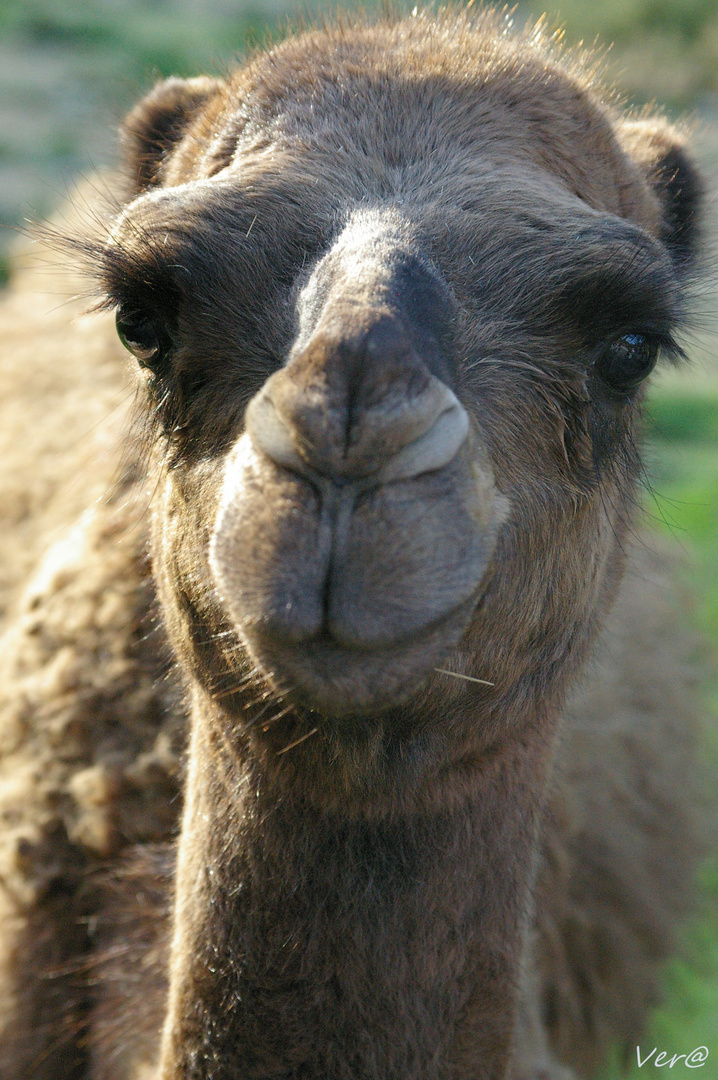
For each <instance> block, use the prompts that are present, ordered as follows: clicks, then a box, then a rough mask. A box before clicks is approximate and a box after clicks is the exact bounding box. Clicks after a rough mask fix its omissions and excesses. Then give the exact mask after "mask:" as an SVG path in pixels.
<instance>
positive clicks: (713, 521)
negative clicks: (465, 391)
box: [0, 0, 718, 1080]
mask: <svg viewBox="0 0 718 1080" xmlns="http://www.w3.org/2000/svg"><path fill="white" fill-rule="evenodd" d="M289 2H290V0H264V2H262V0H256V3H254V5H252V3H251V0H250V2H247V0H245V2H244V3H242V0H206V2H200V0H82V2H81V3H80V2H78V0H0V225H4V226H5V228H4V229H2V228H0V283H2V282H3V281H5V280H7V278H8V277H9V275H10V273H11V262H12V259H11V255H10V252H11V248H12V241H13V231H12V227H13V226H16V225H17V224H18V223H20V222H21V221H22V219H23V217H25V216H26V215H29V216H30V217H32V218H36V217H37V216H38V215H39V214H44V213H47V212H49V211H50V210H51V209H52V206H53V205H54V204H56V203H59V202H60V201H61V200H62V199H63V197H64V196H65V193H66V188H67V185H68V184H69V182H70V181H71V180H72V178H73V177H75V176H77V174H79V173H89V172H92V171H94V169H96V168H107V167H111V166H112V163H113V160H114V146H115V142H114V133H115V129H116V127H117V124H118V123H119V121H120V119H121V117H122V115H123V113H124V112H125V111H126V109H127V108H129V106H130V105H131V104H132V102H133V101H134V100H135V99H136V98H137V96H138V94H139V93H141V92H142V91H143V90H144V89H146V88H147V87H149V86H150V85H152V83H153V81H154V80H155V79H157V78H159V77H161V76H166V75H170V74H180V75H195V74H199V73H201V72H203V71H206V70H217V69H219V70H222V69H223V68H224V67H226V66H227V65H229V64H231V62H232V60H233V58H234V57H235V56H240V57H241V56H242V55H243V54H244V53H246V51H247V50H248V49H249V48H252V47H253V46H255V45H257V44H261V43H262V42H264V41H265V40H267V39H268V38H269V37H270V36H275V37H276V36H281V35H282V34H283V33H285V32H286V30H287V28H288V25H289V21H290V20H291V19H292V18H293V17H295V16H296V15H297V14H303V15H305V14H306V13H307V12H311V10H315V11H316V10H317V6H316V4H315V5H314V8H313V9H312V8H310V7H309V5H305V6H304V7H303V8H293V9H292V8H290V7H288V6H287V4H288V3H289ZM372 2H373V0H368V3H367V4H366V6H372ZM407 6H410V4H408V5H407ZM545 6H546V8H547V10H548V14H549V19H550V21H551V22H553V23H561V24H563V25H564V26H565V30H566V39H567V41H568V42H569V43H576V42H578V41H580V40H582V41H583V42H584V43H586V44H592V43H593V42H595V41H599V42H601V43H602V46H606V45H608V44H609V43H610V44H611V48H610V49H609V50H608V52H607V54H606V61H607V65H608V69H609V72H610V74H611V77H612V78H613V80H614V81H615V82H616V83H617V84H618V85H619V87H620V88H621V89H622V90H623V92H624V93H625V95H626V98H627V99H628V100H629V101H631V102H633V103H635V104H637V105H640V104H643V103H645V102H648V101H651V100H656V101H658V102H659V103H661V105H662V106H663V107H664V108H665V109H666V111H667V112H668V113H669V115H671V114H675V115H678V114H679V113H680V112H684V111H685V110H688V111H689V113H690V114H692V116H693V117H694V118H695V120H696V121H697V124H696V133H697V134H696V139H697V144H698V149H699V154H700V156H701V157H702V161H703V168H704V172H705V174H706V176H707V178H708V181H709V183H712V182H713V180H714V178H715V177H716V175H717V173H718V165H717V163H718V0H602V2H597V0H550V2H549V3H547V4H546V5H545ZM543 10H544V5H543V4H542V3H541V0H535V2H534V0H524V2H522V3H521V4H520V5H519V6H518V7H517V9H516V13H515V15H514V18H515V20H516V21H517V22H523V21H526V20H528V19H529V18H530V17H532V16H533V17H536V16H538V15H540V14H541V13H542V12H543ZM711 216H712V218H715V217H716V215H715V213H714V212H712V214H711ZM714 231H715V226H714ZM712 246H713V247H715V244H714V243H713V242H712ZM717 301H718V297H717V295H716V286H715V282H714V283H712V284H709V285H708V286H707V287H706V289H705V291H704V294H703V295H702V296H701V297H700V298H699V299H697V301H696V304H697V307H698V308H700V318H699V320H698V323H699V325H700V327H701V331H700V333H698V334H697V335H696V336H697V340H696V341H692V342H689V351H690V352H691V353H693V355H694V366H693V369H692V370H691V371H690V372H686V371H681V372H675V373H674V372H669V373H665V374H663V375H662V376H661V377H659V379H658V380H657V382H656V385H655V387H654V390H653V395H652V399H651V404H650V410H649V431H650V446H649V462H650V472H651V483H652V489H653V492H654V494H652V495H648V496H647V503H648V509H649V511H650V513H651V514H652V515H653V516H654V517H655V519H656V521H657V524H658V527H659V528H661V529H663V530H664V531H668V532H670V533H672V534H673V535H674V536H677V537H679V538H680V539H681V540H682V541H683V543H684V544H685V546H686V547H687V548H689V549H690V550H691V551H692V553H693V555H694V558H693V561H692V570H691V576H692V582H691V584H692V586H693V588H694V592H695V595H696V596H697V597H698V598H699V606H698V612H697V618H698V619H699V621H700V623H701V626H702V628H703V629H704V631H705V633H706V634H707V636H708V637H709V638H710V639H711V640H712V641H713V642H715V643H716V644H717V645H718V575H717V573H716V570H717V568H718V363H717V362H716V359H715V357H716V352H717V351H718V348H717V346H718V330H717V329H716V325H715V321H716V316H718V302H717ZM706 699H707V705H708V714H709V715H710V716H712V717H713V721H712V723H711V724H710V725H709V727H708V730H707V732H706V747H707V749H706V753H707V754H708V756H709V757H710V759H711V763H712V765H713V766H714V771H715V775H718V728H717V726H716V719H715V718H716V717H718V685H717V684H716V683H715V682H714V683H713V684H712V685H708V686H707V687H706ZM700 888H701V893H702V896H703V898H704V901H705V911H704V914H703V915H702V916H701V917H700V918H697V919H696V920H694V922H693V923H692V925H691V926H690V927H688V928H687V931H686V935H685V949H684V956H683V958H682V959H681V960H675V961H673V962H672V963H671V964H670V965H669V966H668V967H667V969H666V973H665V986H666V999H665V1003H664V1005H663V1006H662V1007H661V1008H660V1009H659V1010H657V1012H656V1013H655V1015H654V1017H653V1020H652V1024H651V1030H650V1032H649V1033H648V1035H647V1037H646V1038H645V1040H643V1042H642V1045H641V1051H642V1055H644V1056H645V1053H646V1052H647V1051H650V1049H651V1048H652V1047H653V1046H656V1047H658V1049H659V1050H661V1049H663V1050H666V1051H667V1052H669V1054H671V1055H672V1054H674V1053H689V1052H690V1051H691V1050H693V1049H694V1048H695V1047H697V1046H706V1047H707V1048H708V1050H709V1057H708V1060H707V1062H706V1064H705V1065H704V1066H703V1067H702V1068H701V1071H700V1072H699V1073H697V1074H695V1075H697V1076H699V1077H701V1080H718V858H715V859H712V860H711V861H710V862H709V863H708V864H707V865H706V866H705V867H704V868H703V871H702V874H701V883H700ZM635 1060H636V1059H635V1050H634V1051H633V1056H632V1058H631V1059H630V1061H629V1065H630V1062H633V1066H632V1068H630V1075H631V1076H632V1077H636V1078H637V1077H645V1076H646V1075H654V1076H655V1075H656V1074H658V1075H662V1072H663V1070H660V1069H658V1068H656V1067H655V1065H654V1064H653V1063H652V1062H651V1064H648V1065H644V1066H643V1068H641V1069H640V1070H639V1069H638V1068H637V1066H636V1063H635ZM666 1067H667V1066H666ZM621 1073H622V1070H621V1067H620V1065H619V1063H618V1061H616V1062H614V1063H613V1064H612V1065H610V1066H609V1067H608V1068H607V1070H606V1072H605V1074H604V1080H614V1078H615V1077H617V1076H619V1075H621ZM670 1073H671V1075H672V1076H673V1075H677V1074H680V1073H682V1074H683V1076H686V1075H687V1074H688V1075H693V1072H692V1070H688V1069H687V1068H686V1066H685V1065H684V1064H683V1063H682V1062H680V1063H677V1064H676V1065H675V1067H674V1068H673V1069H670Z"/></svg>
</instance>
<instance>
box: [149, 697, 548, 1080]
mask: <svg viewBox="0 0 718 1080" xmlns="http://www.w3.org/2000/svg"><path fill="white" fill-rule="evenodd" d="M542 755H543V757H542ZM545 757H546V753H545V749H544V748H541V747H538V746H537V747H533V748H529V747H528V746H527V743H524V744H522V745H519V744H516V745H511V746H509V747H507V748H506V749H505V751H504V753H503V754H502V755H500V756H499V758H498V759H496V760H494V761H493V762H492V766H491V768H490V769H487V770H486V772H485V776H484V786H483V791H482V793H481V797H480V798H475V799H473V800H471V801H470V802H466V803H464V804H463V805H462V806H461V807H460V808H454V809H451V810H445V811H442V812H433V813H429V814H411V815H410V814H405V815H397V816H395V817H393V818H391V819H384V820H371V819H367V818H365V817H361V816H359V815H354V814H352V815H347V814H343V813H341V812H337V811H333V810H332V811H327V810H325V809H320V808H317V807H316V806H312V805H310V804H302V803H300V802H297V801H296V799H295V800H289V799H275V800H274V801H273V800H272V799H271V798H269V797H268V794H267V792H264V791H262V790H261V789H260V790H258V789H257V786H256V783H255V782H253V780H252V777H251V770H249V769H247V770H246V771H244V772H242V769H241V767H239V765H238V764H237V761H236V760H235V762H234V764H235V766H236V768H235V771H234V772H231V771H229V772H228V766H227V759H226V758H225V760H224V761H223V760H222V755H221V754H218V753H217V747H216V744H215V743H214V741H213V739H212V738H211V737H210V736H209V734H208V731H207V729H206V726H205V724H204V723H203V722H202V719H201V717H200V718H197V717H195V723H194V732H193V737H192V746H191V750H190V771H189V777H188V790H187V803H186V809H185V821H184V824H183V830H182V839H181V842H180V852H179V866H178V879H177V913H176V926H175V938H174V944H173V954H172V963H171V975H170V1004H169V1011H168V1019H167V1023H166V1027H165V1033H164V1041H163V1059H162V1071H161V1074H160V1075H161V1077H162V1080H179V1077H180V1076H181V1077H183V1078H186V1077H189V1076H191V1077H197V1078H207V1080H209V1078H210V1077H212V1080H225V1078H226V1080H230V1078H236V1077H237V1076H242V1077H243V1078H244V1077H247V1078H249V1077H252V1078H256V1080H264V1078H267V1080H268V1078H270V1077H271V1078H273V1080H278V1078H280V1077H281V1078H286V1080H290V1078H291V1077H295V1076H300V1075H301V1076H302V1077H306V1078H307V1080H320V1078H321V1080H326V1078H327V1077H331V1078H332V1080H340V1078H343V1077H346V1078H347V1080H349V1077H351V1078H352V1080H379V1078H380V1077H381V1078H382V1080H409V1078H410V1077H411V1078H412V1080H419V1078H420V1080H443V1078H448V1077H451V1078H452V1080H459V1078H463V1077H467V1078H468V1076H469V1075H470V1076H471V1077H472V1080H476V1075H477V1074H476V1072H475V1067H476V1066H475V1061H476V1055H475V1039H476V1038H477V1032H480V1034H479V1035H478V1037H479V1038H480V1040H481V1042H482V1053H481V1055H480V1060H481V1061H482V1062H483V1066H482V1067H483V1069H484V1072H483V1074H482V1075H484V1076H485V1077H486V1078H487V1080H488V1078H489V1077H491V1078H498V1077H501V1076H502V1075H503V1073H504V1070H505V1067H506V1063H507V1060H508V1053H509V1045H510V1040H511V1033H512V1026H513V1017H514V1014H515V1001H514V996H515V986H516V982H517V974H518V967H519V959H520V956H521V951H522V946H523V936H524V931H525V921H526V915H525V912H526V909H527V896H528V891H529V888H530V884H531V880H532V873H533V871H532V854H531V853H532V850H533V848H534V846H535V831H536V825H537V819H538V816H539V809H540V804H541V800H542V787H543V784H542V782H541V776H542V774H544V773H545V768H543V766H542V762H543V760H545ZM507 853H510V854H508V855H507ZM464 1044H466V1045H467V1046H469V1045H470V1046H471V1047H472V1051H471V1056H472V1061H473V1064H472V1065H471V1068H472V1069H473V1071H472V1072H471V1073H469V1072H468V1071H465V1069H464V1067H463V1064H462V1058H463V1053H462V1047H463V1045H464ZM468 1069H469V1064H468V1063H467V1064H466V1070H468Z"/></svg>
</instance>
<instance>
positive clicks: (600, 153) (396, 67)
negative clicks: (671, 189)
mask: <svg viewBox="0 0 718 1080" xmlns="http://www.w3.org/2000/svg"><path fill="white" fill-rule="evenodd" d="M589 83H590V76H589V75H588V74H586V73H585V72H583V71H582V70H581V69H580V67H579V66H578V65H576V66H574V67H571V66H570V65H569V66H567V65H566V64H565V62H564V63H561V64H559V63H558V61H557V60H556V59H555V58H554V57H553V56H552V53H551V48H550V46H549V45H548V44H547V43H546V42H545V41H540V40H539V39H538V38H533V37H521V36H515V35H507V34H506V33H505V31H504V28H503V26H502V24H501V22H500V20H497V19H496V18H489V17H484V18H481V19H479V20H478V22H477V23H476V24H472V23H470V22H469V21H468V20H460V21H459V22H458V23H457V22H456V20H455V19H453V20H452V21H451V22H446V23H442V22H441V21H439V23H438V25H434V24H433V23H429V22H425V21H424V20H422V19H420V18H419V19H407V20H404V21H403V22H400V23H398V24H396V25H394V26H386V25H382V24H379V25H375V26H367V27H360V28H357V27H353V28H352V29H351V30H346V31H343V30H341V29H339V30H333V31H326V32H314V33H310V34H307V35H304V36H303V37H301V38H299V39H293V40H290V41H289V42H286V43H284V44H283V45H281V46H279V47H278V48H276V49H275V50H273V51H271V52H269V53H267V54H264V55H262V56H260V57H258V58H257V59H256V60H255V61H254V63H253V64H251V65H250V66H249V67H248V68H245V69H243V70H242V71H240V72H238V73H237V75H236V76H235V77H234V78H233V79H231V80H230V81H229V83H228V85H227V89H226V91H225V94H224V99H223V101H222V102H219V103H215V104H214V105H213V107H212V108H211V109H210V113H209V115H207V117H206V118H205V119H204V120H200V121H199V122H198V125H197V127H196V128H194V129H193V130H192V132H191V133H190V139H191V140H192V141H195V140H197V139H199V140H200V141H202V142H204V143H206V145H208V146H209V147H210V150H209V152H208V154H207V155H206V156H205V160H204V163H203V164H204V170H205V175H206V174H207V172H210V173H214V172H216V171H218V170H219V169H222V168H225V167H229V168H230V169H231V170H233V171H237V172H240V173H243V174H244V175H246V176H248V177H250V176H252V175H254V174H257V175H261V174H262V173H263V172H264V171H270V172H271V171H272V170H274V169H277V168H281V169H284V170H287V169H289V170H292V169H294V170H295V171H296V174H297V180H298V181H301V180H303V179H309V180H310V181H311V179H312V177H313V178H319V179H320V180H321V179H325V180H327V179H331V180H333V181H334V182H335V183H336V184H341V183H343V184H344V186H345V188H346V192H347V195H348V196H350V197H351V196H352V195H356V197H362V196H366V195H367V194H369V196H371V195H372V194H373V193H376V194H379V195H382V194H397V195H411V196H412V197H414V198H420V197H421V196H422V194H424V193H425V191H426V190H431V192H432V193H433V194H434V195H436V194H437V193H438V192H439V190H440V189H441V190H442V192H443V195H444V197H445V198H446V199H447V201H451V200H454V199H456V198H459V199H460V198H461V191H460V189H461V188H462V187H466V185H467V184H469V185H470V184H474V185H475V184H477V183H480V182H482V180H483V179H484V178H485V177H486V176H491V175H492V174H494V173H495V172H496V170H497V169H499V170H500V169H501V168H505V167H506V166H507V165H514V166H517V167H519V168H520V167H524V168H526V167H528V168H529V169H530V168H531V167H534V168H539V169H540V170H541V171H543V172H544V173H547V174H549V175H552V176H553V177H555V178H556V179H558V180H559V181H560V183H561V184H562V185H563V186H565V187H566V188H568V189H569V190H570V191H571V192H573V193H575V194H577V195H578V196H579V197H580V198H582V199H583V200H584V201H586V202H587V203H588V204H589V205H591V206H594V207H596V208H598V209H602V210H609V211H611V212H614V213H624V212H625V213H626V214H627V216H631V217H633V219H634V220H638V221H641V223H643V222H644V221H645V222H647V223H649V220H650V218H651V216H652V213H653V207H652V200H651V197H650V196H649V194H648V191H647V189H646V186H645V184H644V182H643V180H642V179H641V178H639V176H638V175H637V174H636V172H635V170H633V169H632V167H631V166H630V163H629V162H628V161H627V159H626V158H625V156H624V155H623V154H622V153H621V151H620V149H619V147H618V144H617V141H616V138H615V133H614V118H613V117H612V116H611V114H610V113H609V111H608V110H607V109H606V107H605V106H604V105H603V104H602V103H601V102H600V101H599V99H598V98H597V96H596V95H595V94H594V93H593V91H592V90H591V88H590V86H589ZM195 145H196V142H195ZM195 162H196V159H195ZM178 164H179V163H178ZM180 175H181V170H180ZM627 192H628V193H629V194H628V195H627ZM627 204H630V205H627Z"/></svg>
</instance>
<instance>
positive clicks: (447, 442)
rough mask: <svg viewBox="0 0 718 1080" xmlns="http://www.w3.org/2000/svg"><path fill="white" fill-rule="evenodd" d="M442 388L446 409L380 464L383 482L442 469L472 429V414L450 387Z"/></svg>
mask: <svg viewBox="0 0 718 1080" xmlns="http://www.w3.org/2000/svg"><path fill="white" fill-rule="evenodd" d="M439 385H441V384H439ZM443 389H444V391H445V396H446V408H445V409H444V410H443V411H442V412H440V413H439V415H438V416H437V417H436V419H435V420H434V422H433V423H432V424H431V426H430V427H429V428H428V430H426V431H424V432H423V434H421V435H418V436H417V437H416V438H414V439H413V440H412V441H411V442H409V443H407V444H406V445H405V446H403V447H402V449H401V450H399V451H398V452H397V453H395V454H394V455H393V456H392V457H390V458H389V459H388V460H387V461H386V462H385V463H384V464H383V465H382V466H381V468H380V469H379V471H378V472H379V479H380V480H381V481H382V482H383V483H389V481H391V480H409V479H411V478H412V477H414V476H421V475H422V474H423V473H427V472H434V471H436V470H437V469H442V468H443V467H444V466H445V465H448V464H449V462H450V461H453V460H454V458H455V457H456V455H457V454H458V452H459V449H460V448H461V446H462V444H463V443H464V440H465V439H466V436H467V435H468V432H469V417H468V415H467V412H466V409H465V408H464V407H463V405H462V404H461V403H460V401H459V400H458V398H456V396H455V395H454V394H453V393H452V392H451V390H449V388H448V387H444V388H443Z"/></svg>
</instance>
